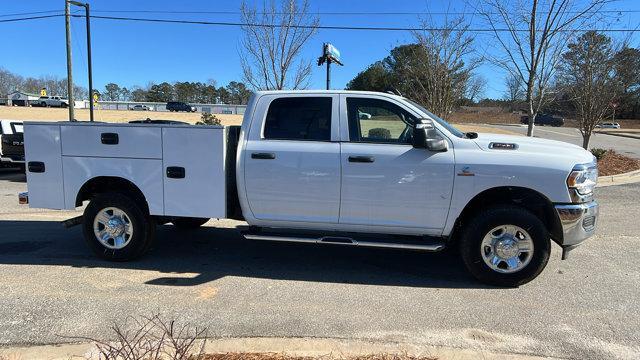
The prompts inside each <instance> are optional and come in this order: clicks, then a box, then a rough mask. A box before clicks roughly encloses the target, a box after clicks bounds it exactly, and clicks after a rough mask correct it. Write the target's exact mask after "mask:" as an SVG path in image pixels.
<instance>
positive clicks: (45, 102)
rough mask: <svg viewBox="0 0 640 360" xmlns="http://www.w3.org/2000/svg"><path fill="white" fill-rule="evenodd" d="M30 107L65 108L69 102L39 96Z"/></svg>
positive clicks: (59, 98)
mask: <svg viewBox="0 0 640 360" xmlns="http://www.w3.org/2000/svg"><path fill="white" fill-rule="evenodd" d="M31 105H36V106H42V107H62V108H66V107H68V106H69V100H67V99H64V98H62V97H60V96H40V97H39V98H38V100H36V101H35V102H33V103H32V104H31Z"/></svg>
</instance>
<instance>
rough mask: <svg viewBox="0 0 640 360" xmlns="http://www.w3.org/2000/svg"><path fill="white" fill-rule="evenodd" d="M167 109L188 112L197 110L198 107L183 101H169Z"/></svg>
mask: <svg viewBox="0 0 640 360" xmlns="http://www.w3.org/2000/svg"><path fill="white" fill-rule="evenodd" d="M167 110H169V111H186V112H196V110H197V109H196V107H195V106H191V105H189V104H187V103H185V102H182V101H169V102H168V103H167Z"/></svg>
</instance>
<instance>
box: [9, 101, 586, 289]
mask: <svg viewBox="0 0 640 360" xmlns="http://www.w3.org/2000/svg"><path fill="white" fill-rule="evenodd" d="M363 113H365V114H368V115H369V116H361V115H360V114H363ZM25 144H26V159H27V169H28V171H27V181H28V193H25V194H21V195H20V199H21V202H23V203H29V204H30V206H31V207H37V208H50V209H75V208H77V207H80V206H82V205H83V202H85V201H89V203H88V205H87V206H86V208H85V210H84V215H83V216H82V218H81V219H80V218H78V219H77V222H78V223H80V222H82V225H83V227H84V237H85V239H86V241H87V243H88V244H89V246H90V247H91V248H92V249H93V251H95V253H96V254H98V255H99V256H101V257H103V258H105V259H108V260H129V259H133V258H135V257H138V256H140V255H141V254H143V253H144V252H145V251H147V250H148V249H149V248H150V246H151V244H152V242H153V239H154V233H155V229H156V225H157V224H166V223H169V222H171V223H173V224H174V225H175V226H177V227H179V228H193V227H198V226H200V225H202V224H204V223H205V222H206V221H207V219H209V218H232V219H239V220H244V221H246V222H247V223H248V225H249V226H247V227H246V228H244V230H243V231H242V234H243V235H244V237H245V238H247V239H252V240H270V241H291V242H308V243H316V244H338V245H356V246H366V247H381V248H398V249H410V250H423V251H439V250H443V249H444V248H445V247H453V246H455V247H458V248H459V252H460V254H461V256H462V259H463V261H464V263H465V264H466V266H467V268H468V269H469V271H470V272H471V273H472V274H473V275H474V276H475V277H476V278H478V279H479V280H481V281H483V282H486V283H490V284H494V285H499V286H518V285H521V284H524V283H526V282H528V281H530V280H532V279H534V278H535V277H536V276H537V275H538V274H540V272H541V271H542V270H543V269H544V267H545V265H546V264H547V261H548V259H549V254H550V251H551V240H553V241H554V242H556V243H557V244H559V245H560V246H561V247H562V249H563V258H564V257H565V255H566V253H567V252H568V250H570V249H572V248H573V247H575V246H576V245H578V244H579V243H581V242H582V241H583V240H585V239H587V238H588V237H590V236H591V235H592V234H593V233H594V231H595V227H596V222H597V215H598V205H597V203H596V202H595V201H594V199H593V190H594V187H595V185H596V180H597V167H596V163H595V159H594V157H593V156H592V155H591V153H589V152H587V151H585V150H583V149H582V148H580V147H577V146H573V145H570V144H567V143H563V142H557V141H549V140H543V139H536V138H529V137H520V136H507V135H494V134H476V133H463V132H461V131H459V130H457V129H456V128H454V127H453V126H451V125H449V124H448V123H447V122H445V121H444V120H442V119H440V118H438V117H437V116H435V115H433V114H432V113H430V112H429V111H427V110H426V109H425V108H424V107H422V106H421V105H419V104H417V103H415V102H413V101H411V100H409V99H406V98H403V97H400V96H396V95H392V94H386V93H375V92H356V91H264V92H263V91H261V92H257V93H255V94H254V95H253V96H252V97H251V99H250V101H249V104H248V106H247V110H246V112H245V115H244V120H243V123H242V126H241V127H238V126H229V127H221V126H191V125H179V124H157V123H156V124H106V123H89V122H59V123H55V122H40V123H35V122H29V123H25Z"/></svg>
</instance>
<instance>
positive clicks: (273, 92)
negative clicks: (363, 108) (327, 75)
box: [255, 90, 402, 98]
mask: <svg viewBox="0 0 640 360" xmlns="http://www.w3.org/2000/svg"><path fill="white" fill-rule="evenodd" d="M255 94H256V95H283V94H352V95H353V94H360V95H383V96H389V97H394V98H402V96H399V95H396V94H392V93H388V92H379V91H360V90H259V91H256V92H255Z"/></svg>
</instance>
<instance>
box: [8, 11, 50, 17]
mask: <svg viewBox="0 0 640 360" xmlns="http://www.w3.org/2000/svg"><path fill="white" fill-rule="evenodd" d="M54 12H60V10H45V11H33V12H23V13H13V14H2V15H0V17H8V16H24V15H37V14H47V13H54Z"/></svg>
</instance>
